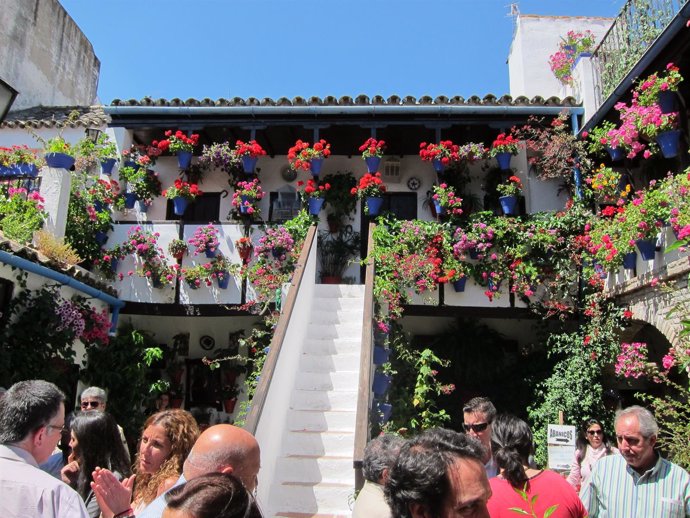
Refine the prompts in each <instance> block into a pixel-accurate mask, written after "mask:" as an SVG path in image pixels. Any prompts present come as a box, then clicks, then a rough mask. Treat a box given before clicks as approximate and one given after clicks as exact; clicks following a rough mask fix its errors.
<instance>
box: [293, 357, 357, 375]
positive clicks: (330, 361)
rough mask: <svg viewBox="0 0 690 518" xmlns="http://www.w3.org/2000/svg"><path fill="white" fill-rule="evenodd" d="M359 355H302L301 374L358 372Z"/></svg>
mask: <svg viewBox="0 0 690 518" xmlns="http://www.w3.org/2000/svg"><path fill="white" fill-rule="evenodd" d="M359 356H360V355H359V353H346V354H336V355H332V356H327V355H311V354H302V358H301V359H300V367H299V370H300V371H302V372H336V371H359Z"/></svg>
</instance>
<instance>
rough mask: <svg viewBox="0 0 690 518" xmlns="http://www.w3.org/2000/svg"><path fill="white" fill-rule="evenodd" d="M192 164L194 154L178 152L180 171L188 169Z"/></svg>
mask: <svg viewBox="0 0 690 518" xmlns="http://www.w3.org/2000/svg"><path fill="white" fill-rule="evenodd" d="M191 163H192V152H191V151H178V152H177V166H178V167H179V168H180V169H187V168H188V167H189V166H190V165H191Z"/></svg>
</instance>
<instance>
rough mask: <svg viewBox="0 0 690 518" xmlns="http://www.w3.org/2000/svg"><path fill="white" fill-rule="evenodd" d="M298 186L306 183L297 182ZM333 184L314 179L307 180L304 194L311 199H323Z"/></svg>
mask: <svg viewBox="0 0 690 518" xmlns="http://www.w3.org/2000/svg"><path fill="white" fill-rule="evenodd" d="M297 185H298V186H300V187H301V186H302V185H304V182H302V181H299V182H297ZM330 188H331V184H330V183H327V182H317V181H315V180H314V179H313V178H310V179H309V180H307V184H306V187H305V188H304V194H306V195H307V197H309V198H321V197H322V196H324V195H325V194H326V191H328V190H330Z"/></svg>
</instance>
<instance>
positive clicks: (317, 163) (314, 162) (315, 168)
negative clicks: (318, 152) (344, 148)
mask: <svg viewBox="0 0 690 518" xmlns="http://www.w3.org/2000/svg"><path fill="white" fill-rule="evenodd" d="M322 167H323V158H312V159H311V162H309V169H311V174H313V175H314V176H318V175H319V173H320V172H321V168H322Z"/></svg>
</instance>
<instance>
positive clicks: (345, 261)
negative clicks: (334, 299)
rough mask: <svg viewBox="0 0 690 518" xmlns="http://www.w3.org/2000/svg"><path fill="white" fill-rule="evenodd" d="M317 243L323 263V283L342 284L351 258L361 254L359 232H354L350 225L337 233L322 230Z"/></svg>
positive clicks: (320, 259)
mask: <svg viewBox="0 0 690 518" xmlns="http://www.w3.org/2000/svg"><path fill="white" fill-rule="evenodd" d="M317 245H318V250H319V261H320V264H321V282H322V283H323V284H340V282H341V281H342V277H343V273H344V272H345V269H346V268H347V267H348V265H349V263H350V260H351V259H352V258H354V257H357V256H358V255H359V251H360V238H359V233H358V232H353V231H352V228H350V227H347V228H345V229H343V230H341V231H340V232H338V233H337V234H331V233H330V232H328V231H320V232H319V235H318V238H317Z"/></svg>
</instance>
